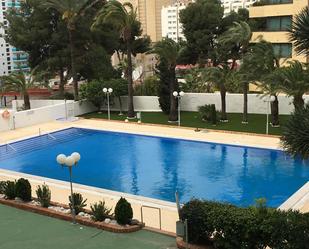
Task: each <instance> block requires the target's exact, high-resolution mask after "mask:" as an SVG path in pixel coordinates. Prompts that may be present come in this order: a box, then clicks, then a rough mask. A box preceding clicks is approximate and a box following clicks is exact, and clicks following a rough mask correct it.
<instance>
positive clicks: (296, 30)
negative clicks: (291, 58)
mask: <svg viewBox="0 0 309 249" xmlns="http://www.w3.org/2000/svg"><path fill="white" fill-rule="evenodd" d="M289 37H290V40H291V41H292V42H294V44H293V45H294V47H295V50H296V51H297V52H298V53H299V54H307V55H309V6H307V7H305V8H304V9H303V10H302V11H301V12H300V13H299V14H298V15H296V17H295V19H294V20H293V22H292V29H291V30H290V31H289Z"/></svg>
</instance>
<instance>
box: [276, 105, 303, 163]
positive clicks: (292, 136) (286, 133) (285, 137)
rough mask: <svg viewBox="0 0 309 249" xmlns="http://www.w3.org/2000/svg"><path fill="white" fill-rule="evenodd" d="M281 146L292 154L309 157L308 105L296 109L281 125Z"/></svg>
mask: <svg viewBox="0 0 309 249" xmlns="http://www.w3.org/2000/svg"><path fill="white" fill-rule="evenodd" d="M281 143H282V147H283V148H284V149H285V150H286V151H287V152H288V153H290V154H291V155H293V156H301V158H303V159H308V158H309V105H307V106H305V107H304V108H300V109H296V110H295V111H294V113H293V114H292V115H291V118H290V119H289V120H288V122H287V123H286V124H285V126H284V127H283V132H282V137H281Z"/></svg>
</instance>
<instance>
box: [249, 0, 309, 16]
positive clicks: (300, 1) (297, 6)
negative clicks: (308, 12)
mask: <svg viewBox="0 0 309 249" xmlns="http://www.w3.org/2000/svg"><path fill="white" fill-rule="evenodd" d="M281 1H282V2H279V0H278V1H276V2H277V3H275V1H274V0H266V1H263V2H264V3H265V2H267V3H268V4H264V5H261V4H262V3H261V2H258V3H257V4H256V5H255V6H251V7H250V8H249V16H250V18H256V17H269V16H287V15H296V14H298V13H299V12H300V11H301V10H302V9H303V8H304V7H305V6H307V5H308V0H293V1H288V0H281ZM257 5H258V6H257Z"/></svg>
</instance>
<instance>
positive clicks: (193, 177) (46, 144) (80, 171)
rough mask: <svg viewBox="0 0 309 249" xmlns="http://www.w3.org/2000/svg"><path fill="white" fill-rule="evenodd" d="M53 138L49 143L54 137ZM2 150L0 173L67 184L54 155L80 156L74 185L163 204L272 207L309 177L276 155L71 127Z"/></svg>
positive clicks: (306, 168) (308, 168)
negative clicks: (199, 201)
mask: <svg viewBox="0 0 309 249" xmlns="http://www.w3.org/2000/svg"><path fill="white" fill-rule="evenodd" d="M52 137H54V138H55V139H53V138H52ZM52 137H51V136H47V135H44V136H40V137H36V138H31V139H28V140H23V141H20V142H16V143H12V144H11V145H12V146H13V148H14V149H15V150H16V151H14V150H13V149H12V148H11V147H7V146H1V147H0V168H3V169H8V170H13V171H18V172H23V173H27V174H32V175H38V176H44V177H49V178H54V179H59V180H68V171H67V170H66V169H62V168H61V167H60V166H59V165H57V163H56V161H55V158H56V156H57V155H58V154H60V153H65V154H67V155H69V154H71V153H72V152H74V151H78V152H80V154H81V156H82V158H81V161H80V163H79V165H78V166H77V167H75V168H74V169H73V178H74V182H76V183H81V184H85V185H90V186H95V187H100V188H105V189H110V190H115V191H121V192H126V193H131V194H135V195H141V196H146V197H152V198H157V199H161V200H167V201H175V197H174V193H175V191H176V190H177V191H178V192H179V194H180V199H181V201H182V202H185V201H188V200H189V199H190V198H192V197H198V198H204V199H209V200H217V201H224V202H229V203H233V204H236V205H239V206H248V205H251V204H254V200H255V199H256V198H261V197H264V198H266V199H267V201H268V205H269V206H273V207H277V206H279V205H280V204H281V203H283V202H284V201H285V200H286V199H287V198H288V197H289V196H290V195H291V194H293V193H294V192H295V191H296V190H297V189H299V188H300V187H301V186H302V185H303V184H305V183H306V182H307V181H308V179H309V162H308V161H301V160H297V159H292V158H290V157H288V156H287V155H285V154H284V153H283V152H282V151H277V150H268V149H257V148H248V147H240V146H232V145H222V144H214V143H205V142H196V141H188V140H179V139H170V138H161V137H150V136H141V135H132V134H124V133H115V132H104V131H97V130H88V129H78V128H70V129H66V130H62V131H58V132H54V133H52Z"/></svg>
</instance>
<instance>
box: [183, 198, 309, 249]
mask: <svg viewBox="0 0 309 249" xmlns="http://www.w3.org/2000/svg"><path fill="white" fill-rule="evenodd" d="M181 218H182V219H187V220H188V237H189V242H190V243H196V244H206V245H207V244H212V245H213V246H214V247H215V248H220V249H241V248H257V249H264V248H266V247H267V246H269V247H270V248H272V249H292V248H293V249H305V248H307V249H308V245H309V214H301V213H299V212H296V211H287V212H284V211H279V210H277V209H273V208H266V207H265V205H264V203H260V204H259V205H258V206H257V207H248V208H239V207H236V206H233V205H229V204H223V203H216V202H209V201H201V200H196V199H194V200H191V201H190V202H188V203H186V204H185V205H184V206H183V208H182V209H181Z"/></svg>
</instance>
